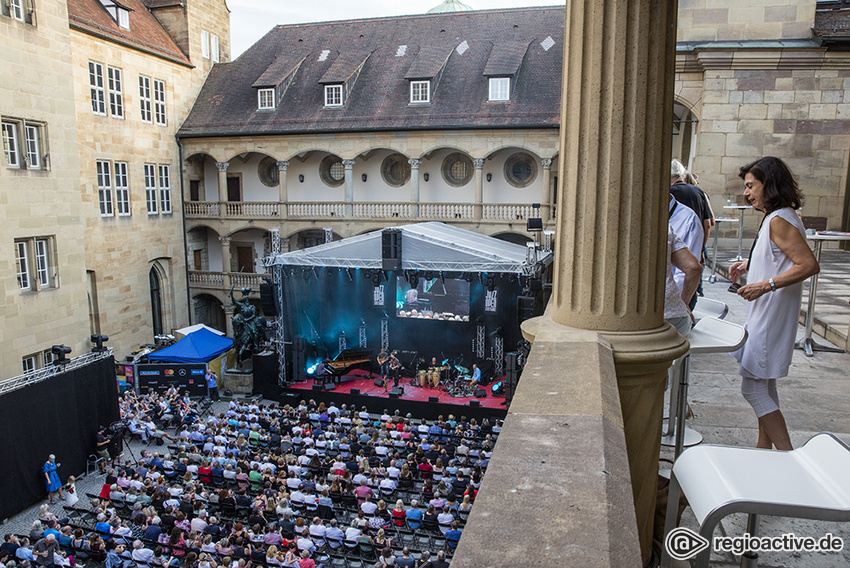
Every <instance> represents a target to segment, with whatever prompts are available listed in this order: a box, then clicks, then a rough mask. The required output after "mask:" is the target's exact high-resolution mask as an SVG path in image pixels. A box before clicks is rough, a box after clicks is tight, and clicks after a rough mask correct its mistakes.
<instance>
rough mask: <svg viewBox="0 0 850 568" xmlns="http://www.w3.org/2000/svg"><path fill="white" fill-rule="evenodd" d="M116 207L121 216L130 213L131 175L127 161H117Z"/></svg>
mask: <svg viewBox="0 0 850 568" xmlns="http://www.w3.org/2000/svg"><path fill="white" fill-rule="evenodd" d="M115 208H116V209H117V210H118V216H119V217H127V216H129V215H130V176H129V175H128V174H127V162H115Z"/></svg>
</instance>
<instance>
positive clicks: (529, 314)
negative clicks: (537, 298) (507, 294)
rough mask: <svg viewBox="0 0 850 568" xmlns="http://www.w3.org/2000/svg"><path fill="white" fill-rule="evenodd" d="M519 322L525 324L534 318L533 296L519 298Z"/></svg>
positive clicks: (517, 308)
mask: <svg viewBox="0 0 850 568" xmlns="http://www.w3.org/2000/svg"><path fill="white" fill-rule="evenodd" d="M516 310H517V321H518V322H519V323H522V322H524V321H525V320H527V319H529V318H533V317H534V298H532V297H531V296H519V297H517V299H516Z"/></svg>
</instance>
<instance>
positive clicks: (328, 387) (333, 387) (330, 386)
mask: <svg viewBox="0 0 850 568" xmlns="http://www.w3.org/2000/svg"><path fill="white" fill-rule="evenodd" d="M325 390H326V391H332V390H336V383H325Z"/></svg>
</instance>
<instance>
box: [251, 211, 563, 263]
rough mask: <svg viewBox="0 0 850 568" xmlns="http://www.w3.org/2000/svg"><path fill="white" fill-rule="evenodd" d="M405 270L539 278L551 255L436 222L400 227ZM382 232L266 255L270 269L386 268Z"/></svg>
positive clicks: (549, 261)
mask: <svg viewBox="0 0 850 568" xmlns="http://www.w3.org/2000/svg"><path fill="white" fill-rule="evenodd" d="M397 229H399V230H400V231H401V233H402V235H401V267H402V270H432V271H445V272H505V273H512V274H525V275H528V276H531V275H535V274H536V272H537V271H538V269H539V268H540V267H541V266H542V265H546V264H549V263H551V262H552V253H551V252H543V251H537V254H536V256H537V259H536V261H535V259H534V258H533V256H534V255H533V253H532V252H530V251H529V248H530V247H527V246H523V245H518V244H514V243H509V242H507V241H503V240H501V239H496V238H494V237H488V236H487V235H482V234H480V233H476V232H473V231H467V230H466V229H461V228H459V227H454V226H452V225H446V224H445V223H439V222H436V221H431V222H428V223H417V224H413V225H405V226H401V227H397ZM381 237H382V231H373V232H371V233H367V234H365V235H358V236H355V237H349V238H347V239H342V240H341V241H336V242H332V243H326V244H323V245H318V246H315V247H311V248H308V249H303V250H298V251H295V252H288V253H281V254H278V255H274V256H269V257H266V259H265V264H266V266H273V265H282V266H324V267H338V268H371V269H381V268H382V259H381V243H382V241H381Z"/></svg>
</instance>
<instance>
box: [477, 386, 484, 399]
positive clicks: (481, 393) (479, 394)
mask: <svg viewBox="0 0 850 568" xmlns="http://www.w3.org/2000/svg"><path fill="white" fill-rule="evenodd" d="M475 398H487V391H486V390H484V389H482V388H479V387H475Z"/></svg>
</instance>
